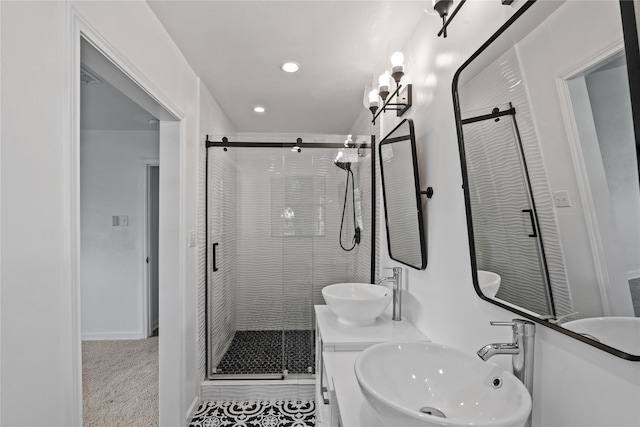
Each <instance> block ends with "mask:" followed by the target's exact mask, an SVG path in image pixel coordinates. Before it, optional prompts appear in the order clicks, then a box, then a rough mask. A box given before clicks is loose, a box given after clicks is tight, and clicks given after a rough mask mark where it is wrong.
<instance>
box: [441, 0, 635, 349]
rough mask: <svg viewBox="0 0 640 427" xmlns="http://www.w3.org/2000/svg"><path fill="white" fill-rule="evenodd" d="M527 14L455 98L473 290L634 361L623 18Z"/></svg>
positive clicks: (464, 74) (558, 11) (462, 81)
mask: <svg viewBox="0 0 640 427" xmlns="http://www.w3.org/2000/svg"><path fill="white" fill-rule="evenodd" d="M524 7H525V8H528V10H526V13H523V14H522V16H520V17H519V18H518V19H517V20H515V22H514V23H513V25H511V26H510V27H509V28H508V29H507V30H506V31H505V32H504V33H502V34H501V35H500V36H498V37H497V38H496V39H495V40H492V42H491V44H490V45H488V47H487V48H486V49H485V50H483V51H481V52H480V53H479V54H476V55H475V56H474V57H472V59H471V60H470V61H468V62H467V63H466V64H465V65H463V67H462V68H461V69H460V70H459V71H458V74H457V86H454V87H455V89H456V90H457V94H456V95H457V106H456V107H457V109H456V115H457V119H458V126H459V130H460V131H461V134H460V135H459V136H460V139H461V155H462V156H463V160H464V162H463V167H464V168H466V179H467V183H466V187H467V188H466V190H467V191H466V198H467V212H468V217H469V219H470V227H471V228H472V230H473V241H472V242H471V243H472V245H473V247H472V254H473V257H474V259H473V263H474V266H475V267H476V277H475V280H476V284H477V286H478V288H479V289H480V292H482V294H483V295H484V296H485V297H488V298H492V299H493V300H495V301H497V302H498V303H500V304H504V305H505V306H507V307H511V308H515V309H518V310H521V311H523V312H525V313H527V314H530V315H533V316H535V317H537V318H538V319H539V320H543V321H549V322H551V323H554V324H556V325H560V326H563V327H564V328H567V329H569V330H571V331H573V332H576V333H578V334H580V335H581V336H582V337H585V338H587V339H588V340H591V341H592V342H597V343H601V344H605V345H607V346H610V347H613V348H615V349H618V350H621V351H623V352H625V353H627V354H630V355H640V334H638V333H637V331H638V330H640V317H637V316H640V188H639V177H638V163H637V159H638V157H637V153H636V141H635V137H634V127H633V118H632V113H631V99H630V96H629V85H628V78H627V67H626V59H625V53H624V44H623V32H622V24H621V19H620V6H619V4H618V3H617V2H606V1H599V2H593V1H577V2H564V3H560V2H536V3H528V4H527V5H525V6H524ZM578 9H579V12H580V13H579V14H577V13H576V12H577V11H578ZM572 16H580V17H581V19H579V20H576V19H571V17H572ZM454 85H455V83H454ZM587 319H588V321H587ZM625 331H627V332H625ZM634 331H635V332H634ZM621 357H622V356H621Z"/></svg>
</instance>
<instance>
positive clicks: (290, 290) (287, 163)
mask: <svg viewBox="0 0 640 427" xmlns="http://www.w3.org/2000/svg"><path fill="white" fill-rule="evenodd" d="M316 151H317V149H305V148H303V149H301V150H300V151H298V150H297V149H295V148H294V149H289V150H287V151H286V152H284V175H283V176H282V177H281V180H282V182H283V187H284V193H283V195H282V199H281V202H282V215H281V224H282V237H281V239H282V259H283V262H282V276H283V279H284V281H283V287H282V301H283V303H284V310H283V320H284V331H283V334H284V345H285V347H284V370H285V372H286V373H287V374H288V375H299V374H310V373H312V372H313V370H312V369H311V368H312V367H313V366H314V365H313V363H312V360H313V359H312V357H311V354H312V352H311V351H310V348H309V343H310V342H313V341H312V339H313V335H312V334H313V302H312V300H311V290H312V286H313V258H314V251H313V242H314V239H315V238H316V236H319V235H320V233H324V230H322V228H323V226H322V225H321V224H319V220H318V209H323V208H324V207H323V205H322V204H321V202H322V200H321V197H318V194H321V193H322V192H323V188H324V177H323V176H319V175H318V174H317V173H316V171H315V170H314V168H313V159H314V156H315V154H316Z"/></svg>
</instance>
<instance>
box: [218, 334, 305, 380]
mask: <svg viewBox="0 0 640 427" xmlns="http://www.w3.org/2000/svg"><path fill="white" fill-rule="evenodd" d="M282 335H283V331H237V332H236V334H235V336H234V337H233V341H232V342H231V345H230V346H229V348H228V349H227V352H226V353H225V355H224V356H223V357H222V360H221V361H220V363H218V366H217V367H216V373H217V374H276V373H281V372H282V357H283V351H282ZM314 343H315V331H313V330H290V331H284V357H285V361H286V364H285V369H287V370H288V371H289V373H290V374H309V373H314V372H315V349H314Z"/></svg>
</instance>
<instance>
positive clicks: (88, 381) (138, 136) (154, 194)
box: [79, 42, 160, 425]
mask: <svg viewBox="0 0 640 427" xmlns="http://www.w3.org/2000/svg"><path fill="white" fill-rule="evenodd" d="M100 56H101V53H100V52H98V51H97V50H96V49H95V48H94V47H93V46H91V45H90V44H89V43H86V42H85V43H82V45H81V58H82V62H81V65H80V80H81V85H80V144H79V149H80V165H79V166H80V173H79V178H80V181H79V184H80V272H81V280H80V290H81V292H80V296H81V305H82V316H81V323H80V329H81V338H82V391H83V393H82V394H83V424H85V425H93V424H107V425H144V424H145V423H151V424H157V423H158V420H159V337H158V336H157V333H155V334H154V331H157V330H158V329H159V318H160V310H159V298H158V296H159V286H158V282H159V280H158V279H159V274H158V271H159V264H158V259H159V257H158V252H159V233H160V229H159V214H160V213H159V209H160V207H159V192H160V173H159V171H160V169H159V162H158V160H157V159H159V157H160V122H159V120H158V119H157V117H156V116H155V115H153V114H152V113H150V112H149V111H148V110H147V109H146V108H144V107H143V106H141V105H140V104H139V103H136V102H134V101H133V99H132V98H131V97H130V96H129V95H128V94H127V92H126V90H123V87H122V86H120V85H119V84H118V78H116V77H115V75H114V74H111V73H110V70H109V69H105V68H104V67H102V64H101V62H100V61H97V60H96V58H99V57H100ZM102 59H103V61H107V62H108V60H106V58H104V57H102ZM119 78H127V79H128V77H127V76H125V75H122V72H120V77H119ZM129 80H130V79H129ZM149 159H154V160H149ZM141 166H143V167H141Z"/></svg>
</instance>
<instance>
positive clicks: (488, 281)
mask: <svg viewBox="0 0 640 427" xmlns="http://www.w3.org/2000/svg"><path fill="white" fill-rule="evenodd" d="M501 280H502V279H501V277H500V275H498V274H497V273H493V272H491V271H483V270H478V284H479V285H480V290H481V291H482V293H483V294H484V296H486V297H489V298H493V297H495V296H496V294H497V293H498V289H500V281H501Z"/></svg>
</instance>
